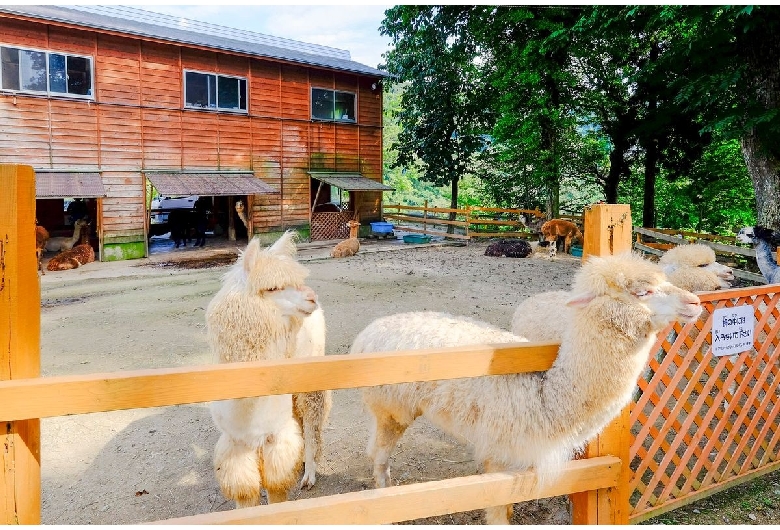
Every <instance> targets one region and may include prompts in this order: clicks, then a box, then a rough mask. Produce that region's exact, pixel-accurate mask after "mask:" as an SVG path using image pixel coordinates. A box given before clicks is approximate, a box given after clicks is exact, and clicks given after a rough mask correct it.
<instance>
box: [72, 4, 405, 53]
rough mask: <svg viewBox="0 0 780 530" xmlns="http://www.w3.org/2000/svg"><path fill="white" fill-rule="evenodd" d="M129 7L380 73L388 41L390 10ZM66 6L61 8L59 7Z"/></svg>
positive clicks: (352, 7) (374, 7) (363, 6)
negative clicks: (287, 42)
mask: <svg viewBox="0 0 780 530" xmlns="http://www.w3.org/2000/svg"><path fill="white" fill-rule="evenodd" d="M95 4H99V5H125V6H130V7H134V8H137V9H143V10H146V11H153V12H156V13H163V14H166V15H171V16H177V17H183V18H188V19H194V20H199V21H202V22H208V23H211V24H217V25H220V26H227V27H231V28H237V29H242V30H248V31H254V32H257V33H264V34H266V35H273V36H275V37H282V38H286V39H293V40H297V41H302V42H307V43H312V44H321V45H324V46H330V47H333V48H339V49H341V50H347V51H349V52H350V54H351V55H352V60H353V61H357V62H359V63H362V64H364V65H367V66H371V67H373V68H376V67H377V66H378V65H379V64H380V63H383V62H384V61H383V59H382V53H384V52H386V51H387V50H388V47H389V42H390V39H389V38H388V37H385V36H382V35H380V34H379V25H380V24H381V23H382V20H383V19H384V12H385V10H386V9H389V8H390V7H392V6H391V5H370V4H368V5H367V4H360V5H285V6H281V5H208V4H203V5H197V4H196V5H192V4H188V5H136V4H126V3H107V2H105V1H104V2H95ZM61 5H62V4H61Z"/></svg>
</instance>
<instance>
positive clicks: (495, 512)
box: [483, 460, 513, 524]
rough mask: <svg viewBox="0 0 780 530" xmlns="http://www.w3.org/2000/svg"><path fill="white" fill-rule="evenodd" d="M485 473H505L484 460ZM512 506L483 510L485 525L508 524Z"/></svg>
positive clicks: (500, 468)
mask: <svg viewBox="0 0 780 530" xmlns="http://www.w3.org/2000/svg"><path fill="white" fill-rule="evenodd" d="M483 467H484V469H485V473H497V472H499V471H505V469H504V468H503V467H500V466H497V465H496V464H494V463H493V462H491V461H490V460H486V461H485V462H484V464H483ZM512 515H513V512H512V505H511V504H506V505H503V506H491V507H489V508H485V523H487V524H509V521H510V520H511V519H512Z"/></svg>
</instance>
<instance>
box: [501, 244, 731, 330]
mask: <svg viewBox="0 0 780 530" xmlns="http://www.w3.org/2000/svg"><path fill="white" fill-rule="evenodd" d="M658 263H659V264H660V265H661V267H662V269H663V271H664V272H665V273H666V275H667V279H668V280H669V283H671V284H672V285H675V286H677V287H679V288H680V289H685V290H686V291H715V290H718V289H728V288H729V287H731V283H729V282H730V281H732V280H734V271H733V270H732V269H731V267H727V266H725V265H721V264H720V263H718V262H717V261H715V251H713V250H712V249H711V248H710V247H708V246H706V245H701V244H695V245H679V246H677V247H674V248H673V249H670V250H669V251H668V252H666V253H665V254H664V255H663V256H662V257H661V259H660V260H659V262H658ZM570 295H571V293H569V292H568V291H563V290H558V291H547V292H543V293H538V294H535V295H532V296H529V297H528V298H526V299H525V300H523V301H522V302H520V304H519V305H518V306H517V308H516V309H515V312H514V314H513V315H512V324H511V327H510V329H511V330H512V333H514V334H516V335H521V336H523V337H526V338H528V340H535V341H559V340H561V336H562V331H561V329H562V328H561V324H560V323H561V322H568V319H569V318H570V317H569V313H570V310H569V308H567V307H566V300H567V298H568V297H569V296H570Z"/></svg>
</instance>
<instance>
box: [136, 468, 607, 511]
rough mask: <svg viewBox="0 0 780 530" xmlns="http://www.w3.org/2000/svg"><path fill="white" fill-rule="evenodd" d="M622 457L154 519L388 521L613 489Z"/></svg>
mask: <svg viewBox="0 0 780 530" xmlns="http://www.w3.org/2000/svg"><path fill="white" fill-rule="evenodd" d="M620 467H621V463H620V460H619V459H617V458H614V457H609V456H606V457H600V458H593V459H590V460H577V461H573V462H569V463H568V464H567V466H566V470H565V471H564V473H563V474H561V476H560V478H559V479H558V480H554V481H549V480H548V481H542V484H543V485H542V486H537V477H536V474H535V473H534V472H531V471H527V472H517V473H511V472H504V473H486V474H483V475H473V476H469V477H458V478H453V479H446V480H438V481H432V482H424V483H421V484H408V485H404V486H393V487H389V488H381V489H372V490H366V491H356V492H350V493H342V494H341V495H331V496H329V497H318V498H313V499H301V500H297V501H291V502H281V503H276V504H269V505H265V506H256V507H253V508H242V509H239V510H231V511H226V512H213V513H206V514H202V515H194V516H189V517H179V518H175V519H168V520H165V521H156V522H154V523H150V524H161V523H164V524H176V525H201V524H274V525H279V524H308V525H314V524H316V525H320V524H331V525H335V524H340V525H343V524H350V525H353V524H372V525H373V524H388V523H393V522H398V521H409V520H413V519H420V518H422V517H435V516H438V515H445V514H448V513H458V512H465V511H469V510H477V509H480V508H485V507H489V506H502V505H506V504H513V503H516V502H523V501H528V500H533V499H537V498H546V497H553V496H556V495H565V494H568V493H573V492H578V491H585V490H588V489H594V488H613V487H614V486H616V485H617V481H618V478H619V474H620Z"/></svg>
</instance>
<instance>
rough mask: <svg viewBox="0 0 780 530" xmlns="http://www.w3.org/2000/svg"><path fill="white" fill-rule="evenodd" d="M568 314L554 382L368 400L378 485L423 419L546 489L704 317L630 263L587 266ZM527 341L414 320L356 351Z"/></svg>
mask: <svg viewBox="0 0 780 530" xmlns="http://www.w3.org/2000/svg"><path fill="white" fill-rule="evenodd" d="M566 303H567V304H568V306H569V307H570V309H571V321H570V322H567V324H566V326H565V327H564V330H563V337H562V341H561V347H560V350H559V353H558V357H557V359H556V360H555V362H554V363H553V365H552V367H551V368H550V369H549V370H547V371H546V372H532V373H522V374H512V375H501V376H490V377H477V378H470V379H456V380H447V381H434V382H421V383H404V384H397V385H384V386H379V387H373V388H367V389H365V390H364V393H363V396H364V401H365V403H366V406H367V408H368V410H369V412H370V413H371V415H372V419H373V432H372V435H371V439H370V442H369V455H370V456H371V457H372V459H373V461H374V478H375V481H376V484H377V486H386V485H388V484H389V480H390V475H389V466H388V459H389V456H390V454H391V452H392V450H393V447H394V446H395V444H396V442H397V441H398V439H399V438H400V436H401V435H402V434H403V432H404V430H405V429H406V428H407V427H408V426H409V425H410V424H411V423H412V422H413V421H414V419H415V418H417V417H418V416H421V415H422V416H425V417H426V418H427V419H429V420H430V421H431V422H433V423H434V424H435V425H437V426H438V427H440V428H441V429H443V430H445V431H446V432H448V433H449V434H451V435H453V436H455V437H457V438H460V439H462V440H465V441H467V442H469V443H470V444H471V445H473V447H474V456H475V459H476V460H477V462H481V463H483V465H484V466H485V469H486V470H489V471H495V470H501V469H517V470H522V469H527V468H535V469H536V470H537V472H539V473H540V474H541V475H540V478H541V479H542V480H545V477H544V475H545V474H546V475H547V480H553V479H554V477H555V476H556V474H557V473H558V472H559V470H560V468H561V466H562V464H563V463H564V462H566V461H567V460H569V459H570V458H571V457H572V456H573V454H574V452H575V451H576V450H578V449H580V448H581V447H583V446H584V444H585V443H587V441H588V440H590V439H592V438H593V437H594V436H595V435H596V434H598V433H599V432H600V431H601V429H603V428H604V426H606V424H607V423H609V421H611V420H612V418H613V417H614V416H615V415H616V414H617V413H618V412H619V411H620V410H621V409H622V408H623V407H624V406H626V405H627V404H628V403H629V402H630V401H631V396H632V392H633V390H634V387H635V386H636V381H637V379H638V377H639V375H640V373H641V371H642V369H643V368H644V367H645V364H646V363H647V360H648V355H649V353H650V348H651V347H652V345H653V343H654V342H655V338H656V333H657V332H658V331H659V330H661V329H663V327H665V326H666V325H667V324H668V323H669V322H671V321H673V320H680V321H691V320H695V319H696V318H697V317H698V315H699V313H700V312H701V306H700V303H699V299H698V298H697V297H696V296H695V295H693V294H691V293H689V292H687V291H684V290H681V289H679V288H677V287H674V286H673V285H671V284H669V283H668V282H667V281H666V280H665V277H664V274H663V272H662V271H661V269H660V267H659V266H658V265H656V264H653V263H650V262H649V261H646V260H643V259H642V258H641V257H638V256H635V255H632V254H625V255H622V256H613V257H608V258H595V257H591V258H589V259H588V261H587V262H586V263H585V264H584V265H583V266H582V268H581V269H580V271H579V272H578V274H577V276H576V277H575V280H574V289H573V290H572V292H571V293H569V297H568V300H567V302H566ZM524 340H525V339H524V338H523V337H520V336H517V335H514V334H511V333H508V332H505V331H501V330H498V329H497V328H494V327H493V326H490V325H488V324H485V323H480V322H477V321H474V320H472V319H467V318H458V317H453V316H452V315H447V314H442V313H404V314H400V315H393V316H390V317H384V318H380V319H378V320H375V321H374V322H372V323H371V324H369V325H368V327H366V328H365V329H364V330H363V331H361V332H360V334H358V336H357V338H356V339H355V342H354V344H353V347H352V351H351V352H352V353H363V352H372V351H392V350H401V349H415V348H429V347H444V346H455V345H465V344H481V343H491V342H522V341H524ZM507 508H508V507H495V508H489V509H487V510H486V518H487V522H488V523H499V524H507V523H508V519H507V512H508V510H507Z"/></svg>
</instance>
